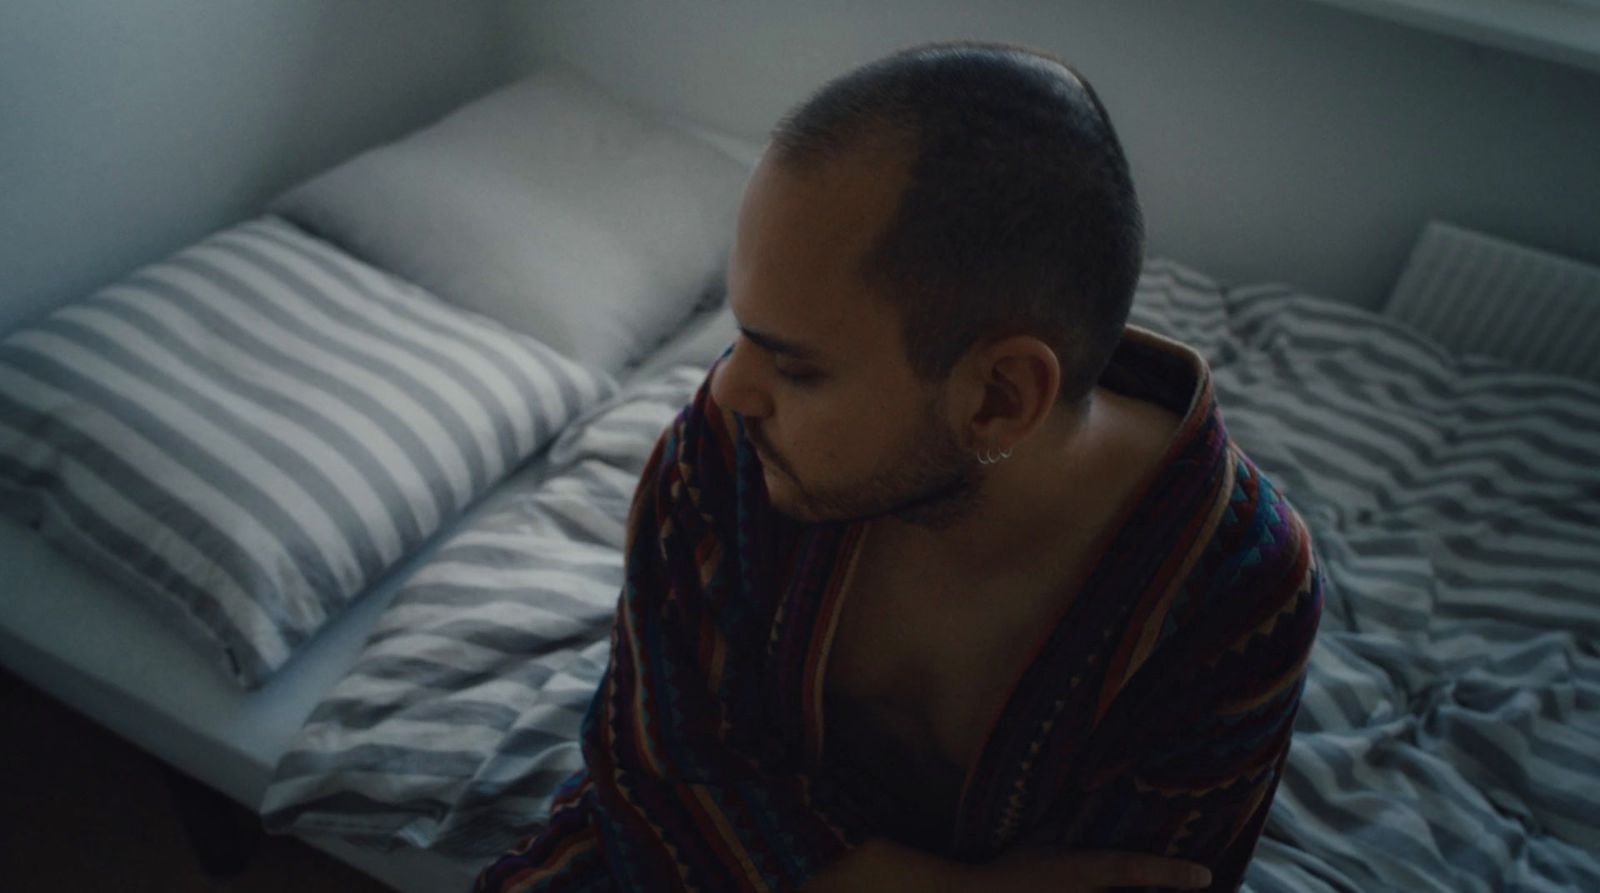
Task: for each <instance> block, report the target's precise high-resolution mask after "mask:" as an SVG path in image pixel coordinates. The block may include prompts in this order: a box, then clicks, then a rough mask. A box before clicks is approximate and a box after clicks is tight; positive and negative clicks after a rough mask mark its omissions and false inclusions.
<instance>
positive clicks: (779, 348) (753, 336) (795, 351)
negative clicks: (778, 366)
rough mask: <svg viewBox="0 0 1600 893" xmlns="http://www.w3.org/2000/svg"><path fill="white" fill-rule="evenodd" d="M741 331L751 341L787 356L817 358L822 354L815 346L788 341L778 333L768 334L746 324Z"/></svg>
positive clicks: (740, 328)
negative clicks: (777, 334)
mask: <svg viewBox="0 0 1600 893" xmlns="http://www.w3.org/2000/svg"><path fill="white" fill-rule="evenodd" d="M739 331H740V332H742V333H743V334H744V336H745V337H746V338H749V339H750V340H751V341H754V342H755V343H756V344H758V345H760V346H761V347H763V348H765V349H767V350H770V351H772V352H773V353H777V354H783V355H784V356H786V357H791V358H793V359H796V360H815V359H817V358H818V357H819V356H820V354H819V353H818V352H817V351H816V350H814V349H813V348H810V347H806V346H805V345H803V344H797V343H795V342H793V341H787V340H785V339H783V338H779V337H778V336H776V335H768V334H766V333H765V332H758V331H756V330H755V329H747V328H745V327H744V326H740V327H739Z"/></svg>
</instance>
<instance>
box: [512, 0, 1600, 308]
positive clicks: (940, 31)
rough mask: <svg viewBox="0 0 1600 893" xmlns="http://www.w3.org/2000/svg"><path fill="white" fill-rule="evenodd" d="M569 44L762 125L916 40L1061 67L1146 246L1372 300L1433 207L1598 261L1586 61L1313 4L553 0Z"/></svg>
mask: <svg viewBox="0 0 1600 893" xmlns="http://www.w3.org/2000/svg"><path fill="white" fill-rule="evenodd" d="M518 12H519V14H520V17H521V26H522V27H521V29H520V31H519V32H518V34H517V37H518V40H519V41H520V45H519V47H518V48H517V49H516V53H517V56H518V59H519V60H520V65H521V66H522V67H523V68H535V67H537V66H538V65H540V64H542V63H544V62H546V61H550V60H560V61H563V62H566V63H568V64H573V65H577V66H579V67H581V68H584V69H586V70H587V71H589V72H590V73H591V74H592V75H593V76H594V77H596V78H597V79H598V80H599V81H601V82H602V83H604V84H606V85H608V86H610V87H612V88H614V89H616V90H617V91H619V92H621V93H624V94H626V95H629V96H631V97H633V98H634V99H636V100H639V101H642V102H645V103H647V104H651V105H654V106H657V107H659V108H662V109H665V110H670V111H674V112H678V113H682V114H688V115H690V116H693V117H698V118H701V119H703V120H706V121H708V122H711V123H713V124H715V125H718V126H720V127H722V128H724V129H727V130H730V131H734V132H737V133H740V134H744V135H747V136H751V137H755V138H759V135H760V134H762V133H763V132H764V131H765V130H766V128H767V127H768V126H769V125H770V124H771V123H772V122H773V121H774V120H775V119H776V118H777V117H778V115H780V114H781V113H782V112H783V111H784V110H785V109H786V108H787V107H788V106H789V105H790V104H791V103H793V102H795V101H797V100H799V99H800V98H802V97H803V96H804V95H805V94H806V93H807V92H808V91H809V90H811V89H812V88H814V87H815V86H816V85H818V84H819V83H820V82H821V81H823V80H825V79H826V78H828V77H829V76H831V75H833V74H836V73H838V72H840V71H843V70H844V69H846V68H848V67H850V66H853V65H856V64H858V63H861V62H864V61H866V60H868V59H871V58H874V57H876V56H879V55H881V54H883V53H885V52H887V51H889V50H891V49H894V48H897V47H900V46H903V45H906V44H909V43H914V42H918V41H923V40H931V39H946V38H955V37H981V38H990V39H1000V40H1011V41H1018V42H1023V43H1027V44H1031V45H1034V46H1037V47H1040V48H1042V49H1046V50H1049V51H1052V52H1055V53H1057V54H1058V55H1061V56H1063V57H1064V58H1066V59H1068V60H1069V61H1071V62H1073V63H1074V64H1075V65H1076V66H1077V67H1078V68H1079V69H1080V70H1081V71H1083V72H1084V74H1085V75H1086V76H1087V77H1088V78H1089V79H1090V80H1091V81H1092V82H1093V83H1094V84H1095V87H1096V89H1097V90H1098V91H1099V92H1100V93H1101V95H1102V97H1103V98H1104V99H1105V101H1106V104H1107V106H1108V107H1109V108H1110V110H1111V112H1112V116H1113V119H1114V120H1115V121H1116V123H1117V125H1118V129H1119V132H1120V133H1121V135H1122V138H1123V142H1124V144H1125V146H1126V148H1127V151H1128V153H1129V156H1130V161H1131V163H1132V165H1133V168H1134V175H1135V178H1136V182H1137V185H1138V186H1139V188H1140V191H1141V193H1142V196H1143V199H1144V202H1145V208H1146V213H1147V216H1148V218H1149V223H1150V226H1149V230H1150V237H1151V248H1152V253H1159V254H1164V255H1167V256H1171V257H1174V258H1177V259H1179V260H1182V261H1187V262H1189V263H1191V264H1193V265H1195V266H1197V267H1198V268H1200V269H1202V270H1204V271H1206V272H1209V273H1211V274H1212V275H1214V276H1217V277H1219V278H1221V279H1223V280H1224V281H1227V282H1245V281H1260V280H1279V281H1290V282H1293V283H1295V284H1297V285H1300V286H1302V287H1304V288H1307V289H1309V290H1311V291H1313V292H1315V293H1317V294H1321V295H1325V296H1327V297H1331V298H1337V299H1342V300H1346V301H1351V302H1355V303H1358V304H1362V305H1365V306H1369V307H1376V306H1378V305H1379V304H1380V303H1381V302H1382V300H1383V299H1384V298H1385V297H1386V295H1387V292H1388V289H1389V287H1390V285H1391V283H1392V281H1393V279H1394V277H1395V276H1396V275H1397V273H1398V271H1399V268H1400V265H1401V264H1402V262H1403V261H1404V258H1405V254H1406V252H1407V251H1408V250H1409V248H1410V245H1411V242H1412V240H1413V239H1414V238H1415V236H1416V234H1417V232H1418V230H1419V229H1420V228H1421V226H1422V224H1423V223H1424V222H1425V221H1426V220H1427V218H1428V217H1430V216H1439V217H1443V218H1446V219H1450V220H1453V221H1456V222H1458V223H1462V224H1465V225H1467V226H1472V227H1475V228H1480V229H1484V230H1487V231H1490V232H1493V233H1496V234H1499V235H1502V236H1505V237H1507V238H1511V239H1514V240H1517V241H1522V242H1526V243H1529V244H1532V245H1535V246H1539V247H1543V248H1545V249H1548V250H1553V251H1557V252H1561V253H1565V254H1570V255H1573V256H1576V257H1579V258H1581V259H1586V260H1589V261H1592V262H1600V75H1596V74H1594V73H1590V72H1583V71H1580V70H1577V69H1569V68H1564V67H1561V66H1559V65H1556V64H1553V63H1547V62H1542V61H1538V60H1535V59H1531V58H1525V57H1521V56H1517V55H1513V54H1510V53H1507V52H1501V51H1497V50H1489V49H1484V48H1480V47H1477V46H1473V45H1469V44H1466V43H1463V42H1460V41H1457V40H1455V39H1452V38H1446V37H1442V36H1437V35H1434V34H1431V33H1425V32H1421V31H1416V30H1412V29H1410V28H1407V27H1405V26H1402V25H1397V24H1392V23H1388V22H1382V21H1377V20H1374V19H1370V18H1366V17H1364V16H1361V15H1359V14H1355V13H1350V12H1346V11H1343V10H1339V9H1333V8H1329V7H1327V6H1324V5H1321V4H1314V3H1309V2H1304V0H1035V2H1024V0H989V2H976V0H970V2H968V0H872V2H844V0H804V2H801V0H790V2H781V3H780V2H754V0H748V2H747V0H545V2H533V3H525V4H523V5H521V6H520V7H518Z"/></svg>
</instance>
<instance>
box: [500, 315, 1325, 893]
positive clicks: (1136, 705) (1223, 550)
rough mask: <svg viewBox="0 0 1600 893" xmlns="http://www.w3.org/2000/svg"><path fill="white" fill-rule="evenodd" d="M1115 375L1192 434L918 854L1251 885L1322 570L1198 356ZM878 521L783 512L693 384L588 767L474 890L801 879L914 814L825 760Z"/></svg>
mask: <svg viewBox="0 0 1600 893" xmlns="http://www.w3.org/2000/svg"><path fill="white" fill-rule="evenodd" d="M1104 380H1105V381H1106V382H1107V383H1108V384H1111V385H1113V386H1115V387H1117V388H1118V389H1119V390H1122V391H1124V392H1126V393H1130V394H1134V395H1137V396H1139V397H1141V398H1143V399H1150V400H1156V401H1159V402H1162V403H1165V404H1167V405H1168V406H1169V407H1171V408H1173V409H1174V410H1175V411H1176V412H1178V413H1180V414H1181V415H1182V416H1183V424H1182V425H1181V427H1180V429H1179V431H1178V433H1177V434H1176V435H1175V437H1174V439H1173V442H1172V444H1171V445H1170V446H1169V448H1168V450H1167V454H1166V456H1165V458H1164V460H1163V464H1162V467H1161V468H1160V469H1158V471H1157V472H1156V473H1155V474H1154V475H1153V477H1151V478H1149V479H1147V480H1146V481H1144V483H1143V486H1142V488H1141V489H1140V490H1139V491H1138V494H1137V496H1136V497H1135V498H1133V499H1132V500H1130V501H1129V503H1128V504H1127V505H1125V506H1123V508H1122V510H1121V512H1120V513H1119V514H1118V516H1117V519H1116V521H1115V522H1114V523H1113V526H1112V528H1111V529H1109V530H1108V531H1106V532H1105V533H1104V534H1102V535H1101V536H1100V538H1099V539H1098V540H1097V541H1096V543H1095V544H1094V546H1093V548H1092V550H1091V555H1090V561H1089V563H1088V566H1087V570H1086V571H1085V572H1084V574H1083V576H1082V577H1080V578H1079V580H1078V581H1077V582H1078V584H1079V585H1077V586H1074V587H1073V588H1072V589H1070V590H1069V591H1071V592H1074V593H1076V594H1075V595H1074V597H1073V598H1072V599H1071V600H1070V601H1069V602H1068V603H1067V606H1066V607H1065V608H1064V609H1063V610H1062V612H1061V613H1060V615H1059V621H1058V623H1056V624H1055V625H1053V626H1052V627H1050V628H1049V629H1047V630H1046V631H1045V635H1044V636H1043V638H1042V639H1041V640H1040V641H1039V642H1037V643H1036V644H1035V646H1034V647H1033V648H1032V649H1030V650H1025V651H1023V652H1022V654H1023V655H1032V656H1031V659H1030V660H1029V661H1028V662H1027V663H1026V664H1025V666H1024V669H1023V672H1022V673H1021V676H1020V678H1018V679H1017V680H1016V681H1015V683H1014V685H1013V687H1012V688H1011V691H1010V695H1009V697H1008V698H1007V699H1006V700H1005V702H1004V703H1003V704H1002V705H997V706H1000V707H1002V708H1003V709H1001V711H1000V713H999V716H998V717H997V718H996V719H995V720H994V721H993V725H992V726H991V727H990V730H989V734H988V735H987V737H986V739H985V741H984V743H983V745H982V746H981V747H980V748H979V750H978V752H977V754H976V756H975V759H974V762H973V763H972V765H971V766H969V767H968V768H967V772H966V776H965V784H964V786H963V788H962V790H961V792H960V799H959V807H958V809H957V811H956V816H955V821H954V823H953V826H952V827H948V828H946V829H943V833H942V834H940V833H936V834H935V835H934V836H933V838H932V839H930V840H925V841H916V842H918V843H921V844H923V845H925V846H926V847H927V848H928V849H931V850H933V851H935V852H941V853H944V854H946V855H949V856H953V857H956V858H963V859H984V858H988V857H991V856H993V855H995V854H996V853H998V852H999V851H1001V850H1003V849H1005V848H1006V847H1008V846H1010V845H1012V844H1014V843H1017V842H1018V841H1021V840H1023V839H1033V840H1038V839H1050V840H1053V841H1056V842H1059V843H1061V844H1063V845H1067V846H1073V847H1084V848H1101V849H1125V850H1138V851H1144V852H1155V853H1162V854H1166V855H1171V856H1177V857H1182V858H1190V859H1195V860H1198V861H1202V862H1204V863H1206V864H1208V865H1210V866H1211V867H1212V870H1213V873H1214V875H1215V882H1214V883H1215V888H1216V889H1235V888H1237V886H1238V884H1239V882H1240V881H1241V880H1242V878H1243V875H1244V870H1245V867H1246V864H1247V863H1248V860H1249V857H1250V854H1251V852H1252V850H1253V849H1254V846H1255V842H1256V839H1257V837H1258V836H1259V834H1260V831H1261V828H1262V825H1263V823H1264V822H1265V820H1266V816H1267V814H1268V811H1269V809H1270V806H1271V801H1272V796H1273V793H1274V791H1275V790H1276V788H1277V786H1278V783H1279V780H1280V778H1281V770H1282V766H1283V762H1284V760H1285V759H1286V757H1287V754H1288V748H1289V735H1290V731H1291V729H1292V721H1293V717H1294V715H1295V712H1296V709H1297V707H1298V703H1299V696H1300V690H1301V684H1302V682H1303V679H1304V669H1305V662H1306V659H1307V657H1308V655H1309V653H1310V650H1311V645H1312V641H1313V638H1314V635H1315V630H1316V625H1317V620H1318V617H1319V615H1320V611H1321V578H1320V575H1319V573H1318V570H1317V567H1316V565H1315V562H1314V560H1313V552H1312V550H1311V545H1310V540H1309V536H1308V534H1307V532H1306V529H1305V527H1304V525H1303V524H1302V522H1301V521H1300V519H1299V518H1298V516H1297V515H1296V514H1295V513H1294V511H1293V509H1292V508H1291V507H1290V506H1289V505H1288V503H1287V502H1286V501H1284V499H1283V498H1282V495H1281V494H1280V493H1279V492H1278V491H1276V490H1275V489H1274V487H1273V486H1272V484H1271V482H1270V481H1269V480H1268V479H1267V478H1266V477H1264V476H1263V475H1261V474H1260V472H1259V470H1258V469H1256V468H1255V467H1254V465H1253V464H1252V463H1251V462H1250V460H1249V459H1248V457H1246V456H1245V455H1244V454H1243V453H1242V452H1240V451H1239V450H1238V449H1237V447H1236V446H1235V445H1233V444H1232V443H1231V442H1229V440H1228V437H1227V433H1226V430H1225V429H1224V427H1223V425H1222V423H1221V419H1220V417H1219V415H1218V413H1217V411H1216V406H1215V402H1214V400H1213V397H1212V391H1211V382H1210V376H1209V372H1208V370H1207V368H1206V365H1205V363H1204V361H1203V360H1202V359H1201V358H1200V357H1199V356H1198V355H1196V354H1194V353H1193V352H1192V351H1189V350H1187V349H1185V348H1183V347H1182V346H1181V345H1178V344H1176V343H1175V342H1171V341H1169V340H1166V339H1163V338H1161V337H1159V336H1157V335H1154V334H1152V333H1149V332H1146V331H1143V330H1138V329H1130V330H1129V332H1128V334H1127V335H1125V337H1124V340H1123V342H1122V345H1121V346H1120V347H1119V349H1118V351H1117V354H1116V356H1115V357H1114V358H1113V360H1112V365H1111V368H1109V369H1108V371H1107V373H1106V376H1105V379H1104ZM708 381H709V379H708ZM730 420H732V421H730ZM868 529H869V525H868V524H866V523H860V522H857V523H852V524H833V525H801V524H797V523H794V522H792V521H789V520H787V519H785V518H784V517H783V516H781V515H779V514H778V513H776V512H775V511H774V510H773V509H772V507H771V505H770V503H769V502H768V500H767V496H766V491H765V487H764V485H763V476H762V470H761V467H760V464H759V460H758V459H757V457H756V455H755V453H754V450H753V449H752V448H751V447H750V445H749V443H748V441H747V440H746V439H745V438H744V436H743V433H742V427H741V426H740V425H739V424H738V422H737V419H736V417H735V416H725V415H724V413H723V412H722V411H721V410H720V409H719V408H718V407H717V406H716V404H715V402H714V401H713V399H712V397H711V395H710V388H709V386H702V388H701V389H700V391H699V393H698V394H697V395H696V397H695V399H694V400H693V402H692V403H691V404H690V405H689V406H688V407H687V408H686V409H685V410H684V412H683V413H682V414H680V415H679V417H678V418H677V420H676V421H675V422H674V424H673V425H672V426H671V427H670V428H669V429H668V430H667V431H666V432H665V433H664V434H663V435H662V437H661V439H660V441H659V442H658V444H657V446H656V449H655V453H654V455H653V456H652V457H651V459H650V461H649V462H648V463H647V464H646V471H645V476H644V478H643V480H642V482H641V485H640V488H639V490H638V495H637V497H636V499H635V501H634V503H633V506H632V510H631V513H630V521H629V537H628V549H627V562H628V563H627V580H626V584H625V587H624V590H623V595H622V600H621V604H620V605H619V608H618V612H617V617H616V622H615V626H614V628H613V631H612V634H611V661H610V665H609V666H608V668H607V670H606V673H605V675H604V677H603V678H602V680H601V683H600V686H599V690H598V692H597V694H596V697H595V700H594V703H593V704H592V705H591V707H590V710H589V714H588V716H587V717H586V719H585V722H584V727H583V734H582V744H583V755H584V760H585V762H586V764H587V766H586V770H585V771H581V772H579V773H578V774H576V775H575V776H574V777H573V778H572V779H571V780H569V781H568V782H567V784H566V785H564V787H563V790H562V791H561V792H560V793H559V794H558V796H557V797H556V801H555V809H554V811H553V814H552V815H551V818H550V824H549V827H547V828H546V829H545V830H544V831H543V832H542V833H540V834H538V835H535V836H533V837H530V838H529V839H527V840H525V841H523V842H522V843H521V844H520V845H518V846H517V847H515V848H514V849H513V851H512V852H511V853H509V854H508V855H506V856H505V857H503V858H502V859H500V860H499V861H498V862H497V863H496V864H495V865H493V866H491V867H490V868H489V869H488V870H486V871H485V873H484V875H483V876H482V877H481V878H480V883H479V889H480V890H498V891H507V890H557V889H585V890H588V889H680V890H750V891H758V890H759V891H766V890H794V889H799V888H801V887H803V886H804V885H805V884H806V882H807V881H808V880H809V878H810V877H811V876H812V875H813V874H814V873H815V872H816V871H817V870H818V869H820V868H821V867H822V866H824V865H826V864H827V863H828V862H829V861H831V860H833V859H836V858H838V857H839V856H841V855H842V854H843V853H844V852H845V851H846V850H848V849H849V848H850V847H853V846H855V845H858V844H860V843H861V842H863V841H864V840H866V839H868V838H870V837H875V836H881V835H888V836H895V833H896V830H897V825H898V824H901V822H900V821H899V820H898V819H899V817H903V816H905V815H906V813H908V812H912V811H914V808H913V805H912V804H908V803H905V802H898V801H895V800H894V799H893V798H892V797H891V796H890V795H888V794H887V793H886V789H884V788H883V786H880V785H875V784H873V783H872V781H871V780H868V779H850V778H848V777H845V776H839V775H835V774H833V773H831V772H830V771H827V770H824V769H823V768H822V759H821V757H822V747H823V740H824V738H823V709H822V704H823V701H822V685H821V680H822V674H823V671H824V670H825V664H826V655H827V653H828V643H827V640H828V638H829V637H830V636H831V633H832V630H833V629H834V628H835V625H836V620H837V616H838V614H839V612H840V610H841V607H842V602H843V600H844V599H845V598H846V597H847V593H846V591H845V586H844V581H845V580H846V579H848V576H849V574H848V569H849V567H850V564H851V558H852V557H853V555H854V554H855V550H856V548H857V547H858V545H859V543H860V542H861V539H862V537H863V536H865V535H867V532H868Z"/></svg>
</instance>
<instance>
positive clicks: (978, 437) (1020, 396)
mask: <svg viewBox="0 0 1600 893" xmlns="http://www.w3.org/2000/svg"><path fill="white" fill-rule="evenodd" d="M968 359H969V360H970V361H971V362H972V364H973V365H972V366H971V367H970V369H969V378H968V381H969V382H971V383H972V384H973V385H974V386H975V388H976V389H977V391H978V396H977V399H976V400H974V401H973V402H972V403H969V404H968V405H969V406H975V409H974V410H973V411H972V412H971V414H970V416H969V418H968V419H967V420H966V422H967V425H968V426H969V429H970V430H971V432H972V435H973V438H974V440H975V441H976V444H975V446H976V447H977V448H979V449H985V448H987V449H997V450H998V449H1011V448H1012V447H1014V446H1016V445H1017V444H1018V443H1020V442H1022V440H1023V439H1024V438H1026V437H1027V436H1028V435H1029V434H1031V433H1033V431H1034V430H1036V429H1037V428H1038V427H1039V426H1040V425H1042V424H1044V422H1045V420H1046V419H1048V418H1049V417H1050V411H1051V409H1052V408H1054V406H1055V403H1056V396H1057V395H1058V394H1059V393H1060V392H1061V361H1060V360H1059V359H1058V358H1057V357H1056V352H1055V351H1054V350H1051V349H1050V346H1049V345H1047V344H1045V343H1044V342H1043V341H1041V340H1039V339H1038V338H1036V337H1034V336H1032V335H1009V336H1006V337H1003V338H999V339H997V340H995V341H992V342H990V343H988V344H985V345H982V346H979V347H977V348H975V349H974V350H973V352H972V353H971V354H969V356H968Z"/></svg>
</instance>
